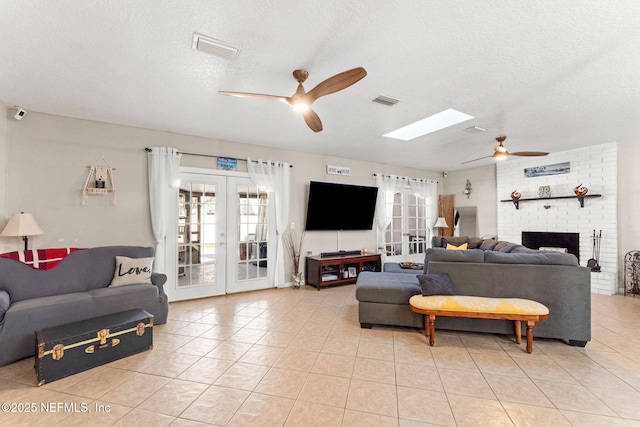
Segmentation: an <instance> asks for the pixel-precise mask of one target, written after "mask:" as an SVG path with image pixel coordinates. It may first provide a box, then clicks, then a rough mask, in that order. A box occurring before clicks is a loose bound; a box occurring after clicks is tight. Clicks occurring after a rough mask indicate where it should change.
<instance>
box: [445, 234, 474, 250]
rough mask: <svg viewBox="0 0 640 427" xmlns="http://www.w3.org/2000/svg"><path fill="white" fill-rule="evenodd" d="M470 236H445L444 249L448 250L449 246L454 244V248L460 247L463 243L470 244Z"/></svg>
mask: <svg viewBox="0 0 640 427" xmlns="http://www.w3.org/2000/svg"><path fill="white" fill-rule="evenodd" d="M468 242H469V237H468V236H445V237H443V238H442V245H441V246H442V247H443V248H446V247H447V244H452V245H453V246H460V245H462V244H463V243H468Z"/></svg>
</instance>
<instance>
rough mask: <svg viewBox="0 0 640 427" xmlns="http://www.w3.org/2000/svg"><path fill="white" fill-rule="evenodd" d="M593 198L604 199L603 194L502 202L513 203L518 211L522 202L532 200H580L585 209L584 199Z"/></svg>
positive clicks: (506, 200)
mask: <svg viewBox="0 0 640 427" xmlns="http://www.w3.org/2000/svg"><path fill="white" fill-rule="evenodd" d="M591 197H602V194H586V195H584V196H557V197H534V198H531V199H517V200H513V199H505V200H500V201H501V202H512V203H513V205H514V206H515V207H516V209H520V202H529V201H532V200H552V199H578V202H580V207H581V208H584V199H588V198H591Z"/></svg>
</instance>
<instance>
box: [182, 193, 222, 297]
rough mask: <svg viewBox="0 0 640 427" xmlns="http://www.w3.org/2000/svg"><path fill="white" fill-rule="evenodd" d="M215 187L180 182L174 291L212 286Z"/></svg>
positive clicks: (214, 279)
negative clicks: (189, 287) (175, 289)
mask: <svg viewBox="0 0 640 427" xmlns="http://www.w3.org/2000/svg"><path fill="white" fill-rule="evenodd" d="M215 263H216V186H215V185H214V184H201V183H189V182H183V183H181V185H180V191H179V194H178V287H185V286H200V285H205V284H206V285H212V284H215V282H216V278H215Z"/></svg>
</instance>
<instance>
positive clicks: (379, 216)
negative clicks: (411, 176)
mask: <svg viewBox="0 0 640 427" xmlns="http://www.w3.org/2000/svg"><path fill="white" fill-rule="evenodd" d="M373 179H374V184H375V186H376V187H378V196H377V199H376V228H377V231H378V237H377V246H378V250H379V251H382V254H384V253H385V252H386V251H385V244H386V242H385V239H384V235H385V232H386V230H387V227H388V226H389V224H391V220H392V219H393V196H394V194H395V193H398V192H401V191H402V189H403V188H404V187H405V186H406V185H407V179H406V178H402V177H399V176H395V175H386V176H385V175H382V174H375V175H374V178H373Z"/></svg>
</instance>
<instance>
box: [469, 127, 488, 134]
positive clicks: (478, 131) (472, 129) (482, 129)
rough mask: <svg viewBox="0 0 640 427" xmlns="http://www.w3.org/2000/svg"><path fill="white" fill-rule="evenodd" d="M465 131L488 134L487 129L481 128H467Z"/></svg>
mask: <svg viewBox="0 0 640 427" xmlns="http://www.w3.org/2000/svg"><path fill="white" fill-rule="evenodd" d="M465 131H467V132H469V133H481V132H486V131H487V130H486V129H485V128H481V127H480V126H471V127H468V128H465Z"/></svg>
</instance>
